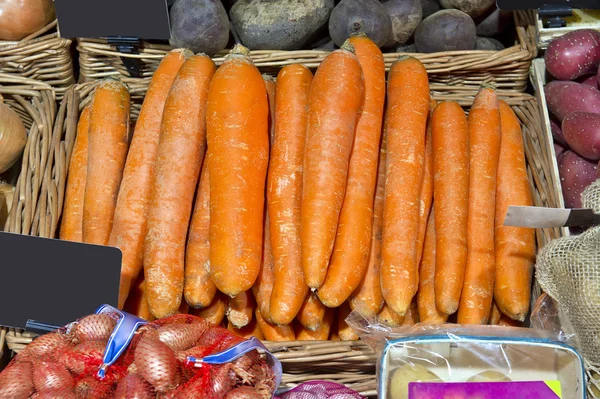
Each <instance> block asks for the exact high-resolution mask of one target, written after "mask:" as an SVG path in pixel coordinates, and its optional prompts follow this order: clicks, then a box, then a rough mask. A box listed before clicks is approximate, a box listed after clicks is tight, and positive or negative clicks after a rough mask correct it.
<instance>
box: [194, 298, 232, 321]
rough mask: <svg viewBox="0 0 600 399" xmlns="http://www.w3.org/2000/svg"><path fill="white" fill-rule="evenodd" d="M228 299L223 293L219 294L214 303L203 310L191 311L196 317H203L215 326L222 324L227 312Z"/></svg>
mask: <svg viewBox="0 0 600 399" xmlns="http://www.w3.org/2000/svg"><path fill="white" fill-rule="evenodd" d="M227 302H228V298H227V296H226V295H224V294H222V293H221V292H217V293H216V295H215V297H214V299H213V301H212V303H211V304H210V305H208V306H207V307H205V308H202V309H194V308H192V309H190V313H191V314H193V315H194V316H198V317H201V318H203V319H205V320H206V321H208V322H209V323H210V324H212V325H213V326H218V325H219V324H221V322H222V321H223V319H224V318H225V312H226V311H227Z"/></svg>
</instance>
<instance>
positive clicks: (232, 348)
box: [0, 308, 280, 399]
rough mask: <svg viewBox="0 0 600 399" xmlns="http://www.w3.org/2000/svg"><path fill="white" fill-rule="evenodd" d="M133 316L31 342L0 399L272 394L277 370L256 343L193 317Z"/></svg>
mask: <svg viewBox="0 0 600 399" xmlns="http://www.w3.org/2000/svg"><path fill="white" fill-rule="evenodd" d="M111 309H114V308H111ZM125 316H127V317H125ZM130 316H131V315H127V314H124V313H122V312H119V311H117V310H116V309H114V311H110V310H109V311H105V312H103V313H100V314H94V315H90V316H86V317H84V318H82V319H80V320H78V321H77V322H74V323H71V324H70V325H68V326H66V327H63V328H62V329H60V330H59V331H57V332H53V333H49V334H46V335H42V336H40V337H39V338H37V339H35V340H34V341H33V342H32V343H31V344H29V345H28V346H27V347H26V348H25V349H24V350H23V351H22V352H21V353H19V354H18V355H17V356H16V357H15V358H14V359H13V360H12V362H11V363H10V364H9V365H8V366H7V368H6V369H5V370H4V371H3V372H2V373H0V398H3V399H4V398H6V399H8V398H11V399H29V398H34V399H50V398H52V399H71V398H77V399H78V398H86V399H105V398H107V399H108V398H119V399H125V398H127V399H133V398H136V399H146V398H148V399H150V398H152V399H154V398H157V399H167V398H169V399H188V398H189V399H192V398H206V399H213V398H214V399H217V398H229V399H237V398H257V399H258V398H265V399H268V398H271V397H272V396H273V392H274V391H275V388H276V386H277V385H278V383H279V381H278V379H279V377H280V376H278V375H277V374H278V373H279V370H280V369H278V368H277V367H273V364H272V359H273V357H272V356H271V357H268V356H267V359H270V360H271V362H267V360H265V358H263V357H261V355H260V354H259V353H258V352H257V350H256V349H257V348H258V347H262V344H260V342H259V341H257V340H250V341H247V340H245V339H243V338H240V337H238V336H236V335H234V334H233V333H231V332H230V331H228V330H226V329H224V328H221V327H211V326H210V324H209V323H208V322H206V321H205V320H203V319H201V318H198V317H195V316H192V315H182V314H178V315H175V316H171V317H167V318H164V319H161V320H157V321H155V322H153V323H150V324H145V323H142V322H141V320H139V319H137V318H134V319H135V320H133V322H132V319H130V318H128V317H130ZM136 320H139V322H138V321H136ZM278 365H279V367H280V364H278Z"/></svg>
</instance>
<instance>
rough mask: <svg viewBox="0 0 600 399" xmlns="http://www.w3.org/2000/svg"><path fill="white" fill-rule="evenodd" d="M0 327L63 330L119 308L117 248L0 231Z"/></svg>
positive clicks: (118, 254) (119, 259)
mask: <svg viewBox="0 0 600 399" xmlns="http://www.w3.org/2000/svg"><path fill="white" fill-rule="evenodd" d="M0 254H2V258H1V260H0V276H1V279H2V288H1V289H0V325H2V326H6V327H18V328H25V327H26V326H28V325H29V326H31V325H34V324H36V323H37V324H49V325H54V326H63V325H65V324H67V323H70V322H71V321H74V320H76V319H78V318H80V317H82V316H85V315H88V314H91V313H94V312H95V311H96V309H98V307H100V305H102V304H109V305H113V306H117V301H118V297H119V279H120V274H121V251H120V250H119V249H118V248H112V247H104V246H100V245H90V244H81V243H76V242H68V241H61V240H53V239H48V238H40V237H31V236H26V235H20V234H12V233H3V232H0Z"/></svg>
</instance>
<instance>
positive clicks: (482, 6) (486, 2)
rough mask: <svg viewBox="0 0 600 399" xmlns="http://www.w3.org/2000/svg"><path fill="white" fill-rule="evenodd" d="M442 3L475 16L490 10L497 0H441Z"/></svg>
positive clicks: (444, 5) (443, 5)
mask: <svg viewBox="0 0 600 399" xmlns="http://www.w3.org/2000/svg"><path fill="white" fill-rule="evenodd" d="M440 4H441V5H442V7H443V8H454V9H457V10H460V11H462V12H465V13H467V14H469V16H471V17H472V18H475V17H478V16H480V15H482V14H484V13H485V12H486V11H487V10H489V9H490V7H492V6H493V5H494V4H496V0H440Z"/></svg>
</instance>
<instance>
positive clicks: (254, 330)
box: [227, 317, 265, 339]
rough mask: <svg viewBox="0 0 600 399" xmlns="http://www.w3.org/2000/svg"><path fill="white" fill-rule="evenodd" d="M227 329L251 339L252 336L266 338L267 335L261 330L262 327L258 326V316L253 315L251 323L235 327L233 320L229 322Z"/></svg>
mask: <svg viewBox="0 0 600 399" xmlns="http://www.w3.org/2000/svg"><path fill="white" fill-rule="evenodd" d="M227 329H228V330H229V331H231V332H233V333H234V334H237V335H239V336H240V337H242V338H246V339H250V338H251V337H256V338H258V339H265V337H264V336H263V335H262V333H261V332H260V328H259V327H258V322H257V321H256V317H252V320H251V321H250V323H248V324H247V325H245V326H244V327H242V328H235V326H234V325H233V324H231V321H229V322H228V323H227Z"/></svg>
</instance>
